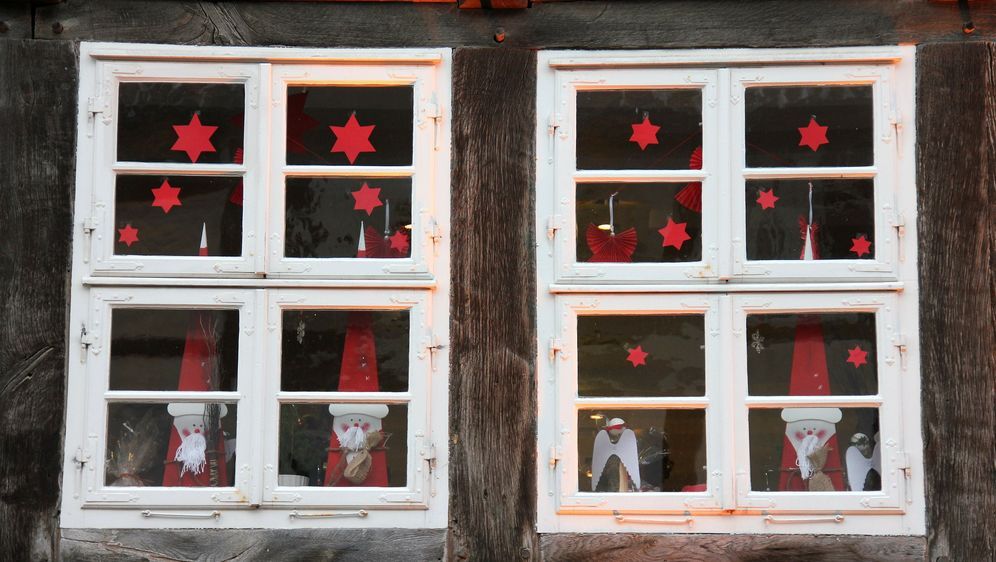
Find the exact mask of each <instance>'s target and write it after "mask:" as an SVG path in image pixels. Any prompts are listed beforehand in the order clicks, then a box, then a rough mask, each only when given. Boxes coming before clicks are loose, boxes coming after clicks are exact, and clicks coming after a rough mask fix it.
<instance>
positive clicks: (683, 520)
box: [612, 510, 695, 525]
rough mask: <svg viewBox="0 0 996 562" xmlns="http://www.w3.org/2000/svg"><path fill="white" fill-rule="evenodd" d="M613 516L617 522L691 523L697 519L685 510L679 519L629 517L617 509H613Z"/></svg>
mask: <svg viewBox="0 0 996 562" xmlns="http://www.w3.org/2000/svg"><path fill="white" fill-rule="evenodd" d="M612 517H613V518H615V520H616V523H646V524H648V525H691V524H692V521H693V520H694V519H695V518H694V517H692V514H691V513H689V512H687V511H686V512H685V514H684V515H683V516H682V517H680V518H678V519H674V518H671V519H649V518H644V517H628V516H626V515H623V514H622V513H619V512H618V511H616V510H613V511H612Z"/></svg>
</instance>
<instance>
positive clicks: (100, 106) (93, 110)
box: [86, 97, 107, 115]
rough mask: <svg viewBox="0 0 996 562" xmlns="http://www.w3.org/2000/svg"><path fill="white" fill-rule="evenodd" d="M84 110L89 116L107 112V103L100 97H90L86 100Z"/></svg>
mask: <svg viewBox="0 0 996 562" xmlns="http://www.w3.org/2000/svg"><path fill="white" fill-rule="evenodd" d="M86 110H87V112H88V113H89V114H90V115H96V114H98V113H104V112H106V111H107V101H106V100H104V99H103V98H101V97H92V98H89V99H87V100H86Z"/></svg>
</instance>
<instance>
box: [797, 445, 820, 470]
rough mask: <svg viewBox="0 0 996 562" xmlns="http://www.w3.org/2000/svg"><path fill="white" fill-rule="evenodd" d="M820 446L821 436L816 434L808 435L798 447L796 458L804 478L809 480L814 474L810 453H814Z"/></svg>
mask: <svg viewBox="0 0 996 562" xmlns="http://www.w3.org/2000/svg"><path fill="white" fill-rule="evenodd" d="M819 446H820V438H819V437H817V436H815V435H807V436H806V437H805V438H804V439H803V440H802V442H801V443H799V446H798V447H797V448H796V450H795V452H796V454H797V455H798V458H796V461H795V462H796V464H798V465H799V472H800V473H801V474H802V479H803V480H809V478H810V477H812V476H813V465H812V463H810V462H809V455H811V454H812V453H813V451H815V450H816V449H818V448H819Z"/></svg>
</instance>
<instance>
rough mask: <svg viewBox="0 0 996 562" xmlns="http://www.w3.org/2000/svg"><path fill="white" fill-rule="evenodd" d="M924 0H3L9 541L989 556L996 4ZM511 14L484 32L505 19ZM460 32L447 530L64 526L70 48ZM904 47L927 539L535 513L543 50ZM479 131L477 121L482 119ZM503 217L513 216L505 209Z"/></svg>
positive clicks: (33, 544)
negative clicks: (46, 0)
mask: <svg viewBox="0 0 996 562" xmlns="http://www.w3.org/2000/svg"><path fill="white" fill-rule="evenodd" d="M972 5H973V11H974V13H973V19H974V21H975V23H976V26H977V27H978V31H977V32H976V34H975V35H974V36H971V37H965V36H964V35H963V34H962V32H961V19H960V17H959V14H958V11H957V9H956V8H955V7H954V6H953V5H950V4H945V3H939V2H930V1H926V0H901V1H894V2H880V1H872V0H809V1H807V2H798V1H796V0H758V1H754V2H749V3H748V2H741V1H738V0H713V1H710V2H694V1H680V0H676V1H669V2H656V3H650V2H640V1H636V0H614V1H611V0H610V1H591V2H587V1H584V2H567V3H542V4H536V5H534V6H533V7H532V8H530V9H527V10H510V11H500V12H499V11H488V10H460V9H458V8H457V7H456V6H455V5H454V4H417V5H416V4H386V3H363V4H335V5H330V4H325V3H321V4H312V3H284V2H251V3H236V2H199V1H177V0H162V1H153V0H102V1H100V2H95V1H83V0H69V1H66V2H59V3H54V4H50V5H38V6H35V7H33V8H32V7H28V6H25V5H24V4H0V22H3V23H2V24H0V123H2V124H3V131H4V133H5V135H4V139H3V142H0V249H2V250H3V251H2V253H0V295H2V300H0V305H2V306H0V313H2V316H0V422H2V423H0V559H3V560H19V559H31V560H46V559H53V558H56V557H58V556H59V554H60V553H59V549H60V548H61V555H62V556H63V557H64V558H65V559H72V560H142V559H168V560H187V559H208V560H222V559H228V560H250V559H259V558H264V557H266V558H271V559H285V560H294V559H301V560H303V559H322V558H325V559H333V558H334V559H336V560H390V559H397V558H400V559H407V560H422V559H436V558H441V557H445V558H447V559H451V560H503V561H504V560H538V559H546V560H589V559H597V560H599V561H607V560H662V559H673V560H710V561H711V560H729V561H734V560H738V561H748V560H758V561H760V560H766V561H767V560H806V561H820V560H823V561H829V560H835V561H836V560H841V561H843V560H848V561H850V560H914V559H924V558H929V559H930V560H932V561H933V560H938V561H945V562H954V561H963V560H964V561H971V562H975V561H977V560H987V559H992V558H993V557H994V556H996V554H994V551H996V546H994V542H993V537H992V531H991V530H992V529H996V515H994V514H996V499H994V483H996V473H994V470H996V469H994V466H996V465H994V462H993V459H992V452H993V450H994V448H996V439H994V427H996V420H994V417H993V416H994V414H993V411H994V406H996V404H994V395H993V392H994V391H993V389H994V386H996V378H994V377H996V336H994V331H996V312H994V302H993V301H994V300H996V297H994V294H996V276H994V273H993V270H994V265H996V262H994V260H996V257H994V253H993V248H994V242H996V240H994V236H996V234H994V233H996V229H994V227H993V226H992V225H993V223H994V208H993V202H994V200H996V194H994V186H996V178H994V174H996V162H994V158H996V156H994V155H996V146H994V144H996V112H994V108H996V85H994V84H993V81H994V75H993V72H994V70H993V69H994V64H996V50H994V47H993V45H992V44H990V43H986V42H984V41H983V40H985V39H988V40H992V39H996V7H993V6H992V3H982V2H974V3H972ZM499 29H501V30H503V31H504V41H503V42H502V43H500V44H499V43H497V42H496V40H495V35H496V32H497V31H498V30H499ZM81 40H101V41H138V42H160V43H184V44H231V45H301V46H320V47H340V46H350V47H418V46H431V47H440V46H441V47H454V48H457V51H456V52H455V55H454V100H455V101H454V108H453V112H452V127H453V142H454V144H453V187H454V189H453V195H452V203H453V217H452V233H453V235H454V240H453V243H452V246H453V272H452V275H453V277H452V282H453V283H452V284H453V295H452V303H451V328H452V329H451V333H452V339H451V342H450V345H451V352H450V356H451V360H452V365H451V403H450V419H451V421H450V426H451V463H450V464H451V466H450V474H449V477H450V482H451V494H450V526H449V529H448V530H447V531H401V530H378V531H369V532H365V533H361V534H359V536H357V534H356V533H344V532H336V531H335V530H329V531H318V532H311V531H309V532H302V531H293V532H287V531H270V532H262V531H252V532H246V531H226V532H216V531H215V532H212V531H200V532H178V531H66V532H65V533H63V535H62V536H61V537H60V535H59V533H58V523H57V522H58V519H57V518H58V493H59V492H58V488H59V482H60V475H59V467H60V465H61V462H60V458H59V454H60V451H61V445H60V442H61V428H62V409H61V408H60V407H59V405H60V404H62V403H64V396H63V383H64V378H65V369H64V351H65V345H66V341H67V337H68V331H67V330H69V329H72V327H70V326H66V318H65V316H66V298H67V289H66V283H67V277H68V276H67V269H68V263H69V262H68V250H69V240H70V234H71V196H70V194H71V193H72V181H73V178H72V170H73V164H74V150H73V138H74V137H73V135H74V128H75V117H74V107H75V90H76V74H77V70H76V52H75V45H76V42H78V41H81ZM900 42H914V43H919V44H921V46H920V47H919V48H918V51H917V56H918V66H917V72H918V85H917V99H918V102H917V103H918V114H917V128H918V139H919V142H918V156H917V166H918V185H917V190H918V194H919V204H920V216H919V221H918V228H919V236H920V238H919V239H920V250H919V252H920V260H921V274H920V279H921V294H922V298H923V303H922V307H921V330H922V331H921V342H922V352H923V356H922V366H923V371H922V377H923V388H924V395H923V412H924V436H925V442H926V447H927V459H928V462H927V466H926V469H927V475H926V483H927V493H928V497H927V502H928V533H929V536H928V537H927V538H926V539H924V538H920V537H805V536H794V537H784V536H783V537H779V536H751V537H745V536H708V535H682V536H673V535H645V534H640V535H633V534H614V535H545V536H542V537H539V536H537V535H536V533H535V530H534V529H535V501H536V498H535V481H536V475H535V461H534V457H533V455H534V454H535V451H534V448H533V447H530V446H529V443H530V436H532V435H534V432H535V426H534V421H533V420H534V417H533V416H532V415H531V412H532V411H534V409H535V401H536V396H535V384H534V376H535V374H534V373H535V365H534V362H535V360H534V357H535V349H534V346H535V345H536V333H535V324H534V315H535V310H534V305H533V297H532V295H533V294H534V291H533V283H534V277H535V269H534V268H535V265H534V261H535V245H534V244H535V242H534V241H533V240H532V239H531V234H530V232H531V229H532V227H531V224H532V220H533V218H532V215H533V209H534V207H533V201H534V196H535V186H534V185H533V181H534V180H533V175H532V174H533V168H534V161H533V158H534V152H535V151H534V147H533V146H532V131H533V127H534V126H535V117H536V116H535V115H534V107H533V100H534V88H535V73H534V67H535V53H534V52H533V51H534V50H535V49H539V48H693V47H700V48H712V47H787V46H845V45H878V44H896V43H900ZM481 131H487V132H488V133H487V134H486V135H482V134H480V132H481ZM495 220H501V221H502V225H501V228H495V227H494V221H495Z"/></svg>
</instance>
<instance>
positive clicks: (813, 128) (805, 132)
mask: <svg viewBox="0 0 996 562" xmlns="http://www.w3.org/2000/svg"><path fill="white" fill-rule="evenodd" d="M828 128H829V127H823V126H820V124H819V123H817V122H816V118H815V117H810V118H809V125H806V126H805V127H799V134H800V135H802V138H800V139H799V146H808V147H809V148H810V149H812V151H813V152H816V151H817V149H819V148H820V146H822V145H824V144H830V141H828V140H827V129H828Z"/></svg>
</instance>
